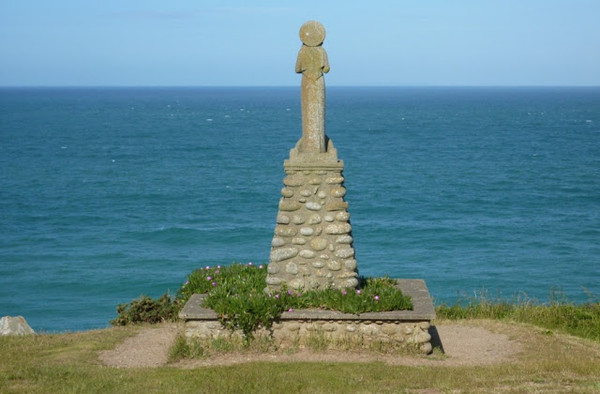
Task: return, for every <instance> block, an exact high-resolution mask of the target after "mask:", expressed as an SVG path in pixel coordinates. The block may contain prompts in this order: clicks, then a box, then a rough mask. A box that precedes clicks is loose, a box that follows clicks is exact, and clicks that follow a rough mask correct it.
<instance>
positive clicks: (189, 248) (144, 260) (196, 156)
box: [0, 86, 600, 332]
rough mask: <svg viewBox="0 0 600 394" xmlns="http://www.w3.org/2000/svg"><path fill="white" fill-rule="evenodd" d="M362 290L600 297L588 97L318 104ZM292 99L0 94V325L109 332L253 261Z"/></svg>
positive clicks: (536, 94) (354, 90)
mask: <svg viewBox="0 0 600 394" xmlns="http://www.w3.org/2000/svg"><path fill="white" fill-rule="evenodd" d="M327 89H328V90H327V118H326V132H327V134H328V136H329V138H330V139H331V140H332V141H333V143H334V144H335V147H336V148H337V150H338V154H339V158H340V159H341V160H343V161H344V165H345V168H344V176H345V178H346V182H345V184H346V187H347V190H348V191H347V195H346V197H345V199H346V201H347V202H348V203H349V208H348V211H349V213H350V214H351V219H350V220H351V223H352V228H353V230H352V231H353V236H354V247H355V250H356V256H357V261H358V269H359V272H360V274H361V275H365V276H382V275H389V276H390V277H397V278H422V279H424V280H425V281H426V283H427V286H428V288H429V291H430V293H431V295H432V296H433V298H434V300H435V302H436V304H441V303H455V302H460V301H461V300H464V299H465V298H468V297H472V296H474V295H477V294H480V293H481V292H484V293H486V295H487V296H491V297H497V298H499V299H506V300H509V301H510V300H512V299H515V298H519V297H521V298H531V299H538V300H540V301H542V302H547V301H549V300H551V299H552V298H553V297H563V296H564V297H566V298H567V299H569V300H571V301H573V302H579V303H580V302H589V301H594V300H595V301H597V300H598V297H600V87H538V86H535V87H469V86H464V87H456V86H442V87H440V86H437V87H436V86H431V87H416V86H402V87H340V86H331V87H329V86H328V88H327ZM299 92H300V89H299V87H167V86H165V87H0V167H1V168H2V171H1V174H0V315H1V316H4V315H23V316H24V317H25V318H26V319H27V321H28V322H29V324H30V325H31V326H32V327H33V328H34V329H35V330H36V331H48V332H54V331H77V330H86V329H94V328H102V327H106V326H108V324H109V323H108V322H109V320H110V319H112V318H114V317H115V316H116V312H115V307H116V305H117V304H119V303H125V302H129V301H131V300H132V299H133V298H136V297H138V296H140V295H141V294H147V295H151V296H160V295H161V294H162V293H164V292H169V293H170V294H172V295H174V294H175V293H176V291H177V289H178V288H179V286H180V285H181V284H182V283H184V282H185V280H186V275H187V274H189V273H190V272H191V271H192V270H194V269H197V268H200V267H204V266H207V265H209V266H213V265H226V264H231V263H232V262H236V261H237V262H242V263H247V262H253V263H257V264H258V263H267V262H268V258H269V252H270V242H271V238H272V236H273V230H274V227H275V217H276V214H277V204H278V202H279V198H280V189H281V188H282V186H283V185H282V180H283V177H284V172H283V161H284V160H285V159H286V158H287V157H288V155H289V150H290V149H291V148H292V147H293V146H294V145H295V143H296V141H297V140H298V139H299V138H300V136H301V118H300V94H299Z"/></svg>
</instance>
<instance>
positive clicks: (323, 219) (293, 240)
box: [179, 21, 435, 354]
mask: <svg viewBox="0 0 600 394" xmlns="http://www.w3.org/2000/svg"><path fill="white" fill-rule="evenodd" d="M300 39H301V40H302V42H303V44H304V45H302V48H301V49H300V52H299V53H298V61H297V63H296V72H298V73H302V89H301V101H302V137H301V138H300V140H299V141H298V143H297V144H296V146H295V147H294V148H293V149H292V150H291V151H290V157H289V159H288V160H285V162H284V163H283V166H284V170H285V174H286V176H285V178H284V179H283V184H284V187H283V189H282V190H281V195H282V197H281V200H280V201H279V212H278V214H277V224H276V226H275V235H274V237H273V240H272V242H271V257H270V261H269V265H268V268H267V271H268V275H267V280H266V281H267V291H270V292H276V291H279V290H281V289H282V287H284V286H287V287H288V288H290V289H293V290H295V291H298V292H302V291H307V290H312V289H325V288H336V289H345V288H355V287H356V286H357V285H358V273H357V269H356V258H355V255H354V247H353V239H352V227H351V226H350V214H349V213H348V203H347V202H346V201H344V195H345V194H346V189H345V188H344V177H343V176H342V170H343V169H344V163H343V162H342V161H341V160H338V157H337V151H336V150H335V148H334V147H333V143H332V142H331V140H330V139H329V138H327V134H325V80H324V78H323V74H324V73H327V72H328V71H329V63H328V61H327V53H326V52H325V49H323V47H322V46H321V45H322V43H323V40H324V39H325V29H324V28H323V26H322V25H321V24H320V23H319V22H316V21H310V22H307V23H305V24H304V25H302V28H301V29H300ZM396 284H397V287H398V288H399V289H400V290H402V292H403V293H404V294H406V295H408V296H410V297H411V299H412V303H413V309H412V310H401V311H387V312H365V313H361V314H360V316H359V315H355V314H351V313H342V312H339V311H331V310H322V309H306V310H294V311H292V310H290V311H289V312H290V313H284V314H282V315H281V316H280V317H279V318H278V319H277V321H276V322H274V323H273V325H272V327H269V328H264V327H263V328H260V329H259V330H258V331H257V332H256V333H255V335H256V337H257V338H258V337H265V338H269V340H273V341H274V343H275V344H276V345H277V346H278V347H281V348H282V349H288V348H292V347H297V346H308V345H309V344H310V343H311V342H314V339H315V338H322V339H324V340H326V341H328V345H327V346H328V347H330V348H336V346H338V344H342V346H347V345H348V344H355V345H356V346H360V347H366V348H369V347H370V346H381V345H382V344H385V346H387V347H399V348H403V347H404V348H415V347H416V348H418V349H419V350H420V351H421V352H422V353H424V354H428V353H430V352H431V350H432V345H431V335H430V334H429V329H430V322H431V320H432V319H435V310H434V309H433V303H432V301H431V297H430V296H429V291H428V290H427V286H426V285H425V281H424V280H421V279H397V280H396ZM205 297H206V294H194V295H192V296H191V297H190V299H189V301H188V302H187V303H186V305H185V307H184V308H183V309H182V310H181V312H179V317H180V318H181V319H183V320H184V322H185V324H184V334H185V337H186V338H189V339H191V338H197V339H199V340H211V339H217V338H231V336H232V335H234V336H237V337H238V338H242V332H241V330H237V331H235V332H233V333H232V332H229V331H228V330H227V329H226V328H225V327H224V326H223V325H222V324H221V323H220V322H219V316H217V314H216V313H215V312H214V311H213V310H211V309H207V308H205V307H204V306H203V302H204V301H203V300H204V299H205ZM292 312H293V313H292ZM315 335H316V336H317V337H315Z"/></svg>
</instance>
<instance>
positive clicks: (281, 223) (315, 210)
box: [267, 21, 358, 291]
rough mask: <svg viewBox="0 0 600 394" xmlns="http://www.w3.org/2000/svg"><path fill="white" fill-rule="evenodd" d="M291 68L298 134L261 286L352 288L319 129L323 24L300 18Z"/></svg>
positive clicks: (349, 251)
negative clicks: (296, 85)
mask: <svg viewBox="0 0 600 394" xmlns="http://www.w3.org/2000/svg"><path fill="white" fill-rule="evenodd" d="M300 39H301V40H302V42H303V45H302V48H301V49H300V51H299V53H298V60H297V62H296V72H297V73H302V83H301V104H302V138H300V140H299V141H298V143H297V144H296V146H295V147H294V148H293V149H292V150H291V151H290V158H289V159H288V160H285V162H284V170H285V174H286V177H285V178H284V179H283V184H284V188H283V189H282V190H281V195H282V197H281V200H280V202H279V212H278V214H277V225H276V227H275V235H274V237H273V240H272V242H271V255H270V261H269V265H268V276H267V290H268V291H276V290H280V289H281V288H282V286H284V285H286V286H287V287H288V288H290V289H293V290H296V291H307V290H312V289H325V288H337V289H343V288H356V286H357V285H358V279H357V277H358V273H357V268H356V267H357V263H356V259H355V255H354V247H353V239H352V227H351V225H350V214H349V213H348V203H347V202H346V201H344V195H345V194H346V189H345V188H344V177H343V176H342V171H343V169H344V163H343V161H342V160H338V157H337V150H336V149H335V148H334V146H333V142H332V141H331V140H330V139H329V138H328V137H327V135H326V134H325V79H324V77H323V73H327V72H328V71H329V62H328V60H327V53H326V52H325V49H324V48H323V47H322V44H323V41H324V39H325V29H324V27H323V25H321V24H320V23H319V22H316V21H309V22H306V23H305V24H304V25H302V27H301V28H300Z"/></svg>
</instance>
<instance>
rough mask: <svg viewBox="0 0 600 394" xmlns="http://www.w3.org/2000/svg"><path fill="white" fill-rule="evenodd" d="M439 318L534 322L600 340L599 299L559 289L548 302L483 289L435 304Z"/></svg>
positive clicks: (548, 330)
mask: <svg viewBox="0 0 600 394" xmlns="http://www.w3.org/2000/svg"><path fill="white" fill-rule="evenodd" d="M436 313H437V315H438V317H439V318H445V319H451V320H460V319H496V320H504V321H512V322H519V323H529V324H534V325H536V326H539V327H543V328H545V329H547V333H548V334H551V333H552V331H558V332H562V333H566V334H571V335H575V336H578V337H581V338H587V339H591V340H592V341H595V342H600V301H599V300H598V299H594V297H592V296H591V295H590V301H589V302H587V303H584V304H574V303H573V302H570V301H569V300H567V299H566V297H565V296H564V294H562V293H561V292H557V291H555V292H553V293H552V296H551V298H550V301H549V302H548V303H542V302H540V301H537V300H532V299H528V298H518V299H514V300H513V301H511V302H509V301H506V300H502V299H499V298H493V297H490V296H489V294H488V293H486V292H485V291H482V293H481V294H480V295H479V296H478V297H474V298H472V299H469V300H467V301H466V303H462V304H461V303H458V304H455V305H452V306H448V305H440V306H438V307H437V308H436Z"/></svg>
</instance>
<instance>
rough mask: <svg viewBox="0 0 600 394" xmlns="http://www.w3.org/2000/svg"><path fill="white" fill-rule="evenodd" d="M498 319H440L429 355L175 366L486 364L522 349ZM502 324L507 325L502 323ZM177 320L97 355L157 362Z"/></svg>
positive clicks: (117, 363)
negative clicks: (433, 349) (434, 350)
mask: <svg viewBox="0 0 600 394" xmlns="http://www.w3.org/2000/svg"><path fill="white" fill-rule="evenodd" d="M503 326H505V325H503V324H502V323H498V322H486V323H484V324H481V323H477V324H475V325H468V324H460V323H449V322H444V323H439V324H437V325H436V326H435V327H433V328H432V330H431V333H432V334H433V335H432V336H433V342H434V345H435V346H436V347H437V348H438V349H440V350H443V352H444V355H443V356H440V354H439V352H437V353H438V354H437V355H435V354H434V355H433V356H427V357H425V356H400V357H399V356H394V355H387V354H378V353H373V352H367V351H352V352H341V351H327V352H318V353H316V352H312V351H310V350H300V351H297V352H295V353H291V354H285V353H243V352H241V353H235V352H234V353H225V354H222V355H217V356H213V357H210V358H207V359H200V360H185V361H182V362H179V363H177V364H176V366H177V367H180V368H197V367H202V366H214V365H233V364H240V363H245V362H252V361H266V362H303V361H310V362H313V361H325V362H341V361H343V362H371V361H380V362H385V363H387V364H392V365H436V366H457V365H489V364H496V363H502V362H508V361H510V360H511V359H513V358H514V357H515V356H516V355H517V354H518V353H519V352H520V351H521V349H522V346H521V344H520V343H519V342H518V340H514V339H510V338H509V336H508V335H507V334H506V333H503V332H502V331H506V330H502V328H503ZM504 328H506V327H504ZM178 332H179V328H178V326H177V325H176V324H167V325H160V326H157V327H149V328H144V329H142V330H141V331H140V333H139V334H137V335H136V336H134V337H131V338H128V339H126V340H125V341H123V342H122V343H121V344H119V345H117V346H116V347H115V349H113V350H107V351H103V352H101V353H100V360H101V361H102V362H103V363H104V364H105V365H108V366H113V367H120V368H132V367H158V366H162V365H165V364H166V363H167V361H168V355H169V349H170V347H171V345H172V344H173V341H174V340H175V338H176V337H177V334H178Z"/></svg>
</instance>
